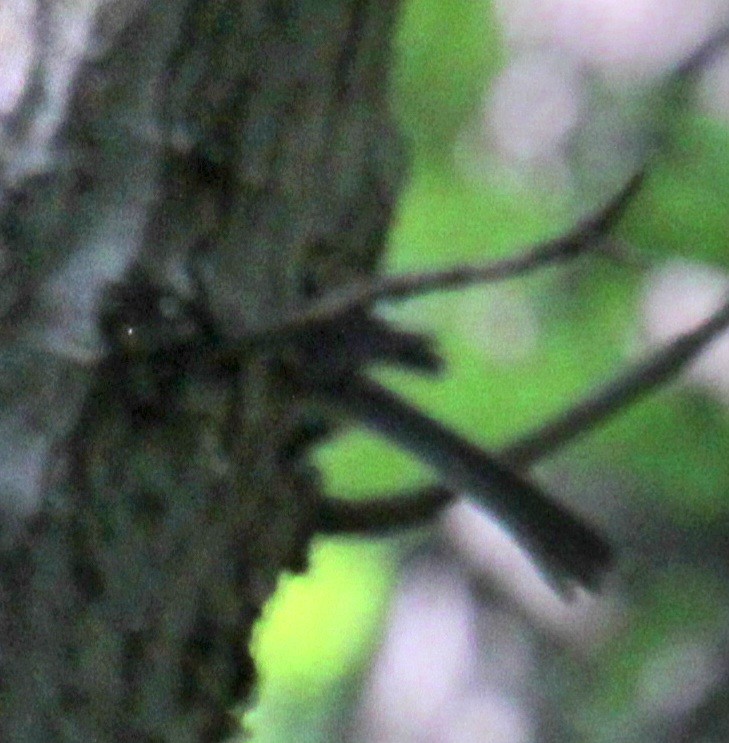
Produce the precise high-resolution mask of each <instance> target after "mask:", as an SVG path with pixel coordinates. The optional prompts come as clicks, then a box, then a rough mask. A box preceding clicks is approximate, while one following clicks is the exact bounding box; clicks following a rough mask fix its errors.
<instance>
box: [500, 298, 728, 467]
mask: <svg viewBox="0 0 729 743" xmlns="http://www.w3.org/2000/svg"><path fill="white" fill-rule="evenodd" d="M727 327H729V302H727V303H726V304H724V305H723V306H722V307H721V308H720V309H719V310H718V311H717V312H716V313H714V314H713V315H712V316H711V317H710V318H709V319H708V320H706V321H705V322H704V323H702V324H701V325H700V326H699V327H698V328H696V329H695V330H692V331H690V332H688V333H684V334H683V335H680V336H678V338H676V339H675V340H674V341H672V342H671V343H669V344H668V345H667V346H665V347H663V348H661V349H659V350H658V351H656V352H655V353H654V354H653V355H652V356H650V357H648V358H647V359H645V360H643V361H641V362H639V363H638V364H636V365H635V366H634V367H632V368H630V369H628V370H627V371H625V372H623V374H621V375H620V376H618V377H617V378H616V379H614V380H612V381H611V382H608V383H607V384H606V385H605V386H604V387H602V388H601V389H598V390H596V391H594V392H592V393H591V394H589V395H588V396H587V397H586V398H585V399H584V400H581V401H580V402H579V403H577V404H576V405H573V406H571V407H570V408H569V409H568V410H566V411H565V412H564V413H562V414H561V415H559V416H557V417H556V418H554V419H553V420H550V421H547V423H545V424H544V425H542V426H539V427H538V428H537V429H535V430H534V431H532V432H531V433H528V434H525V435H524V436H521V437H520V438H519V439H517V440H516V441H514V442H513V443H512V444H509V445H508V446H506V447H504V448H503V449H501V450H500V455H501V456H502V457H503V459H504V460H505V461H508V462H509V463H511V464H512V465H514V466H515V467H525V466H527V465H529V464H531V463H532V462H535V461H537V460H539V459H543V458H544V457H548V456H550V455H551V454H554V453H555V452H556V451H557V450H558V449H561V448H563V447H564V446H566V445H567V444H568V443H570V442H571V441H573V440H574V439H576V438H578V437H579V436H582V435H584V434H587V433H589V432H591V431H593V430H594V429H595V428H597V427H598V426H600V425H602V424H603V423H605V422H607V421H608V420H609V419H610V418H612V417H613V416H615V415H617V414H619V413H620V412H622V411H623V410H625V409H626V408H627V407H628V406H630V405H631V404H633V403H634V402H636V401H638V400H639V399H640V398H642V397H645V396H646V395H648V394H650V393H651V392H654V391H655V390H656V389H657V388H658V387H660V386H661V385H664V384H666V383H667V382H669V381H671V380H672V379H674V378H675V377H676V376H677V375H678V374H679V373H680V372H681V371H683V370H684V369H685V368H686V366H687V365H688V364H690V363H691V362H692V361H693V360H694V359H695V358H696V357H697V356H698V355H699V353H701V351H703V350H704V348H706V346H707V345H708V344H709V343H711V342H712V341H713V340H714V339H715V338H716V336H717V335H718V334H719V333H721V332H722V331H723V330H726V329H727Z"/></svg>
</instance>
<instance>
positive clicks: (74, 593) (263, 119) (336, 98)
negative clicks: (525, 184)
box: [0, 0, 401, 743]
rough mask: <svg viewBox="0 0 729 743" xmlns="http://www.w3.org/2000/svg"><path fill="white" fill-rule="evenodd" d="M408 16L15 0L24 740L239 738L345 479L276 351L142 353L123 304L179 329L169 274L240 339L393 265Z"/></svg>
mask: <svg viewBox="0 0 729 743" xmlns="http://www.w3.org/2000/svg"><path fill="white" fill-rule="evenodd" d="M395 6H396V3H392V2H389V1H387V0H337V2H328V1H326V2H322V1H321V0H297V1H294V0H288V1H286V0H215V1H213V0H152V2H139V1H138V0H126V1H125V0H112V1H110V2H100V0H91V1H90V2H87V3H84V4H81V3H77V4H75V5H71V4H68V3H47V2H37V3H33V2H32V1H31V0H15V2H14V3H9V4H8V8H9V10H10V16H9V17H11V16H12V18H11V20H10V21H8V23H9V24H10V26H8V27H9V28H10V27H11V28H14V29H15V31H16V37H14V38H16V39H17V40H18V41H17V44H16V47H12V48H11V52H12V54H14V55H15V57H14V58H13V59H14V62H13V64H14V69H15V70H16V71H18V74H19V76H20V77H19V83H18V87H17V94H16V95H15V97H14V98H13V97H10V98H8V99H7V100H5V102H4V105H5V110H4V114H5V116H4V118H3V119H2V123H1V128H0V137H2V147H1V148H0V158H2V173H1V182H0V189H1V191H0V194H1V199H2V200H1V201H0V240H1V241H2V242H1V243H0V395H1V396H2V405H1V407H0V435H1V438H2V446H1V447H0V507H1V509H2V512H1V513H2V530H1V531H0V740H3V741H14V742H15V743H41V742H43V743H45V742H50V741H63V742H67V741H79V742H80V741H84V743H87V742H88V741H95V742H99V743H105V742H106V741H139V742H144V743H161V742H162V741H175V743H185V742H186V741H218V740H221V739H223V738H225V737H226V736H227V735H229V734H231V733H233V732H235V730H236V727H237V722H236V720H235V718H234V717H233V716H231V714H230V709H231V708H232V706H233V705H234V704H235V703H237V702H240V701H245V700H247V699H249V698H250V695H251V690H252V686H253V684H254V681H255V671H254V667H253V662H252V659H251V656H250V652H249V647H248V646H249V640H250V635H251V628H252V626H253V624H254V623H255V621H256V619H257V617H258V616H259V614H260V611H261V607H262V605H263V604H264V603H265V601H266V600H267V598H268V597H269V596H270V595H271V593H272V592H273V591H274V589H275V586H276V581H277V578H278V577H279V575H280V574H281V572H282V571H284V570H301V569H304V567H305V562H306V551H307V546H308V542H309V540H310V537H311V531H312V524H313V522H314V518H313V513H312V512H313V504H314V502H315V500H316V498H317V496H318V482H317V477H316V473H315V472H312V471H311V469H310V468H309V467H308V466H307V465H306V463H305V460H303V461H302V460H300V459H299V458H296V457H291V456H289V455H285V453H286V452H290V449H291V442H292V440H294V439H295V438H296V436H297V434H298V432H299V431H300V430H301V428H302V426H303V425H305V423H306V420H307V416H309V415H310V412H311V411H310V403H309V402H308V401H307V400H302V399H298V397H296V396H293V397H292V396H291V394H290V392H288V391H286V390H285V389H283V388H282V386H281V385H279V384H277V382H276V379H275V377H274V375H273V373H272V371H271V368H272V367H271V364H270V363H269V362H270V354H268V353H266V352H265V351H262V352H260V353H256V354H251V356H250V357H247V358H245V359H242V360H241V361H240V362H239V363H236V364H233V365H230V364H229V365H227V366H225V367H222V366H221V365H219V364H216V363H215V362H214V361H211V360H210V359H209V358H208V359H205V358H197V359H195V360H194V362H193V363H190V364H185V365H184V372H182V373H181V372H180V369H179V368H178V367H175V366H173V368H168V367H167V366H165V365H166V364H167V362H168V361H169V359H166V358H164V357H163V358H162V359H159V358H158V359H156V361H155V363H151V362H150V363H147V361H149V358H148V357H146V356H145V357H144V358H143V359H142V360H141V361H139V362H134V363H132V362H129V361H128V359H127V358H126V357H124V355H123V354H120V353H118V349H117V348H116V347H115V346H114V339H113V337H112V336H111V335H110V334H109V331H108V328H107V335H106V336H103V335H102V334H101V332H100V330H99V317H100V316H105V317H106V318H107V321H108V322H109V323H111V324H112V325H113V323H114V322H116V321H118V320H119V321H121V320H123V319H124V318H118V317H117V316H116V315H115V314H114V312H115V311H116V310H115V309H114V304H113V298H114V297H116V299H117V300H118V299H119V297H122V304H123V306H124V307H125V308H126V309H127V310H133V311H134V312H137V313H138V314H140V318H139V321H140V323H142V324H148V325H150V326H151V332H157V331H159V332H162V330H164V328H165V327H166V325H165V322H167V320H170V318H169V317H167V316H164V317H162V318H161V319H160V317H159V316H157V315H156V314H155V313H157V312H158V311H160V306H158V304H155V302H156V300H157V299H159V296H158V295H156V294H155V295H152V296H151V298H150V295H149V294H148V293H147V294H146V293H145V292H146V291H147V288H148V283H145V282H150V281H151V282H152V283H153V284H154V285H155V286H156V287H157V288H156V289H155V290H154V291H155V292H159V293H161V296H163V297H166V298H168V299H169V298H175V297H181V298H182V303H183V305H184V306H188V305H191V304H192V303H197V304H199V303H200V302H202V303H203V304H204V309H205V316H206V317H208V318H210V319H211V321H212V324H213V325H214V333H213V335H214V337H207V338H206V339H205V341H204V342H205V343H207V344H214V343H215V342H216V341H215V339H217V338H220V337H225V338H234V337H239V336H241V335H242V334H243V333H246V332H250V331H260V330H261V329H265V328H266V327H267V325H268V324H275V322H276V321H277V320H280V319H281V318H285V317H290V316H291V314H292V313H295V312H297V311H299V310H301V309H303V308H305V307H306V306H307V303H309V302H311V301H312V300H314V299H316V298H317V297H319V296H321V295H323V294H325V293H326V292H327V291H329V290H331V289H333V288H336V287H338V286H342V285H345V284H347V283H349V282H350V281H353V280H355V279H358V278H362V277H366V276H369V275H371V274H372V273H373V272H375V271H376V270H377V264H378V257H379V255H380V254H381V252H382V249H383V240H384V235H385V231H386V229H387V225H388V221H389V217H390V212H391V208H392V202H393V198H394V194H395V192H396V190H397V184H398V174H399V173H400V172H401V158H400V154H399V150H398V147H397V142H396V138H395V137H394V136H393V134H392V129H391V126H390V122H389V120H388V109H387V97H386V80H387V72H388V64H389V59H390V39H391V34H392V28H393V23H394V17H395ZM13 11H15V15H14V16H13ZM12 23H15V26H12ZM1 84H2V80H0V85H1ZM142 274H143V275H144V276H145V277H146V278H145V279H144V280H143V281H142V280H139V279H138V278H137V277H138V276H139V275H142ZM114 287H115V288H114ZM110 297H111V299H110ZM173 306H174V305H173ZM196 306H197V305H196ZM117 309H118V308H117ZM175 311H176V310H175ZM175 311H172V315H173V317H172V320H171V322H172V321H175V322H176V321H178V320H180V317H179V315H175ZM182 319H188V320H189V318H182ZM162 320H164V321H165V322H162ZM185 327H186V328H187V329H188V330H189V324H188V325H186V326H185ZM193 330H194V331H195V332H197V331H199V332H200V333H201V334H202V333H203V329H202V328H198V327H194V328H193ZM206 332H207V333H208V334H209V333H210V332H211V331H210V328H209V327H208V328H207V330H206ZM122 340H123V339H122ZM120 342H122V341H120ZM210 347H212V346H210ZM271 353H273V352H271Z"/></svg>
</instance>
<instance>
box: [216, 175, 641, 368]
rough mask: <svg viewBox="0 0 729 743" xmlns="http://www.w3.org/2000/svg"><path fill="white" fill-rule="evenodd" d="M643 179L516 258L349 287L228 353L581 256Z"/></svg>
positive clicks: (597, 240)
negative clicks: (375, 308) (382, 306)
mask: <svg viewBox="0 0 729 743" xmlns="http://www.w3.org/2000/svg"><path fill="white" fill-rule="evenodd" d="M643 177H644V173H643V171H642V170H641V171H640V172H638V173H636V174H635V175H634V176H633V177H632V178H631V179H630V181H628V183H627V185H626V186H625V187H624V188H623V189H622V190H621V191H620V192H619V193H618V194H617V195H616V196H615V197H614V198H613V199H612V200H611V201H610V202H609V203H608V204H607V205H606V206H605V207H603V208H602V209H601V210H600V211H598V212H597V213H595V214H592V215H590V216H589V217H587V218H585V219H583V220H582V221H581V222H579V223H578V225H577V226H576V227H575V228H574V229H573V230H572V231H571V232H569V233H568V234H566V235H561V236H560V237H556V238H553V239H552V240H547V241H546V242H543V243H540V244H538V245H536V246H534V247H532V248H529V249H527V250H526V251H524V252H523V253H521V254H519V255H516V256H511V257H509V258H503V259H501V260H497V261H489V262H488V263H486V264H485V265H480V266H479V265H475V266H474V265H462V266H456V267H454V268H449V269H445V270H439V271H429V272H422V273H407V274H401V275H398V276H386V277H384V278H381V279H380V280H375V281H368V282H366V283H365V282H362V283H361V284H356V285H350V286H349V287H348V288H347V289H345V290H343V291H341V292H338V293H336V294H332V295H329V296H327V297H325V298H324V299H322V300H321V301H320V302H318V303H316V304H315V305H314V306H313V307H312V308H311V309H309V310H306V311H304V312H299V313H298V314H297V315H296V316H294V317H290V318H288V319H286V320H283V321H282V322H280V323H278V324H276V325H273V326H268V327H265V328H262V329H261V330H258V331H253V332H251V333H248V334H246V335H244V336H243V337H242V338H241V339H239V340H238V341H237V342H236V345H237V346H239V347H238V348H236V349H235V350H232V349H231V350H230V351H229V353H231V354H233V355H238V354H240V353H241V351H242V350H243V349H250V348H259V347H261V346H265V347H270V346H271V345H272V344H273V345H276V344H278V343H285V342H288V341H290V340H293V339H296V338H297V337H301V336H302V335H304V334H306V333H308V332H309V331H310V330H311V329H312V328H316V327H318V326H320V325H321V324H322V323H326V322H331V321H332V320H335V319H337V318H339V317H342V316H343V315H346V314H347V313H348V312H351V311H353V310H355V309H357V308H360V307H366V306H369V305H372V304H374V303H376V302H379V301H388V302H392V301H402V300H406V299H409V298H411V297H415V296H419V295H422V294H426V293H429V292H438V291H451V290H454V289H461V288H464V287H468V286H473V285H474V284H483V283H491V282H496V281H505V280H507V279H513V278H517V277H519V276H523V275H525V274H527V273H530V272H531V271H534V270H537V269H539V268H544V267H547V266H553V265H557V264H559V263H563V262H565V261H568V260H572V259H573V258H577V257H580V256H582V255H585V254H586V253H587V252H589V251H590V250H591V249H593V248H599V246H600V244H601V243H602V240H603V238H604V237H605V235H606V234H607V232H608V231H609V230H610V229H611V228H612V227H613V226H614V225H615V224H616V223H617V222H618V221H619V220H620V218H621V217H622V215H623V213H624V211H625V209H626V208H627V206H628V204H629V203H630V202H631V200H632V198H633V197H634V196H635V194H636V193H637V191H638V189H639V188H640V186H641V183H642V182H643ZM596 252H598V251H596ZM600 252H602V251H600ZM606 252H607V253H608V254H609V253H610V251H606Z"/></svg>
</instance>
